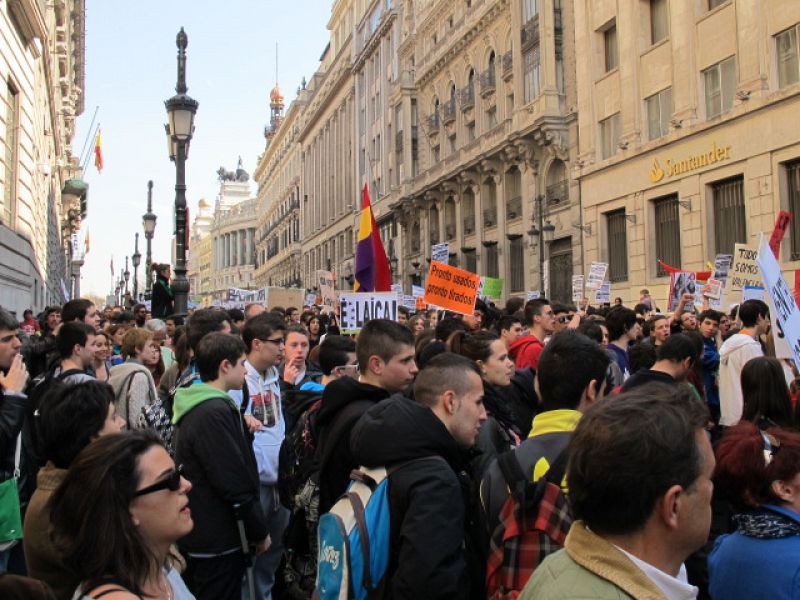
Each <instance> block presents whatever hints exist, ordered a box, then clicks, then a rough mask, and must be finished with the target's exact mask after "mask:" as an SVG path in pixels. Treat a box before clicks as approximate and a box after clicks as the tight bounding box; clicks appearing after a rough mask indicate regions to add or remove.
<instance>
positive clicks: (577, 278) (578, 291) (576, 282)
mask: <svg viewBox="0 0 800 600" xmlns="http://www.w3.org/2000/svg"><path fill="white" fill-rule="evenodd" d="M581 300H583V275H573V276H572V301H573V302H580V301H581Z"/></svg>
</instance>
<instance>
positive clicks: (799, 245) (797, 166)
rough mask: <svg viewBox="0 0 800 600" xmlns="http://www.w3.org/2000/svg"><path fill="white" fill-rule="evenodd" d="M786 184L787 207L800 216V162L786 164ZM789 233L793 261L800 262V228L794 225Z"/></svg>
mask: <svg viewBox="0 0 800 600" xmlns="http://www.w3.org/2000/svg"><path fill="white" fill-rule="evenodd" d="M786 183H787V187H788V192H789V201H788V202H786V204H785V205H786V206H788V207H789V210H790V211H791V213H792V214H793V215H800V160H796V161H794V162H790V163H787V164H786ZM789 231H790V232H791V236H792V260H800V227H797V226H796V225H794V224H792V226H791V227H790V228H789Z"/></svg>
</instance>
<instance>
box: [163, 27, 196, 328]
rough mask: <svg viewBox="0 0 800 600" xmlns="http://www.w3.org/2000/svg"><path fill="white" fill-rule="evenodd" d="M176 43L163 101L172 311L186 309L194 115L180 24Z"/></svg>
mask: <svg viewBox="0 0 800 600" xmlns="http://www.w3.org/2000/svg"><path fill="white" fill-rule="evenodd" d="M175 43H176V44H177V46H178V83H177V85H176V86H175V91H176V92H177V94H176V95H175V96H173V97H172V98H170V99H169V100H167V101H166V102H165V103H164V104H165V106H166V107H167V115H168V117H169V123H168V124H167V125H166V130H167V140H168V144H169V155H170V159H171V160H173V161H174V162H175V277H174V278H173V280H172V289H173V291H174V293H175V314H176V315H185V314H186V313H187V312H188V297H189V280H188V279H186V157H187V154H188V150H189V142H190V141H191V139H192V134H193V133H194V115H195V113H196V112H197V106H198V102H197V100H194V99H193V98H190V97H189V96H187V95H186V92H187V90H188V88H187V87H186V46H187V45H188V44H189V39H188V37H187V36H186V33H185V32H184V31H183V28H182V27H181V30H180V32H179V33H178V36H177V38H176V40H175Z"/></svg>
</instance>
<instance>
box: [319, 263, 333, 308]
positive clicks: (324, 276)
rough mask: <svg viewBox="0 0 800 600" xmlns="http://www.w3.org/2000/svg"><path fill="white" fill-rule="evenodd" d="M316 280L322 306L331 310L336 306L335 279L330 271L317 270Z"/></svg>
mask: <svg viewBox="0 0 800 600" xmlns="http://www.w3.org/2000/svg"><path fill="white" fill-rule="evenodd" d="M317 281H318V285H319V295H320V296H321V298H322V306H325V307H327V308H330V309H331V310H332V309H333V308H334V307H335V306H336V279H335V278H334V276H333V273H331V272H330V271H321V270H320V271H317Z"/></svg>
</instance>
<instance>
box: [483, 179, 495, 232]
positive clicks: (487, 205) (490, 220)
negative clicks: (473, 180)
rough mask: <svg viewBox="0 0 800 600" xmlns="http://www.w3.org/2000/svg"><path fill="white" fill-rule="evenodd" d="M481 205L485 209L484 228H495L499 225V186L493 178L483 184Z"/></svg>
mask: <svg viewBox="0 0 800 600" xmlns="http://www.w3.org/2000/svg"><path fill="white" fill-rule="evenodd" d="M481 204H482V207H483V226H484V227H485V228H489V227H495V226H496V225H497V186H496V185H495V182H494V178H492V177H489V178H487V179H486V181H485V182H484V184H483V190H482V191H481Z"/></svg>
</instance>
